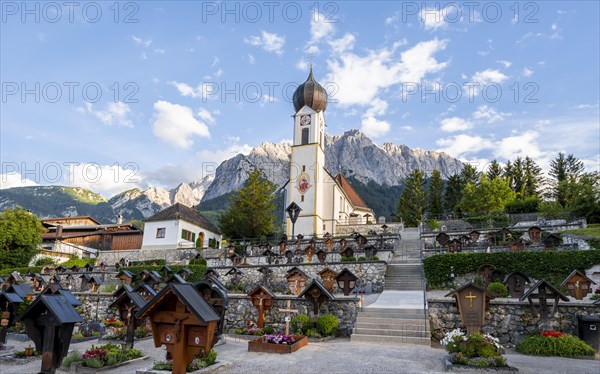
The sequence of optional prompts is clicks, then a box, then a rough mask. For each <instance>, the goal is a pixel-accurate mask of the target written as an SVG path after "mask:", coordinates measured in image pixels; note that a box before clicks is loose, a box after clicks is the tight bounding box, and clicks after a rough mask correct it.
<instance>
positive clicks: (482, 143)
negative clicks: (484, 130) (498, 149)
mask: <svg viewBox="0 0 600 374" xmlns="http://www.w3.org/2000/svg"><path fill="white" fill-rule="evenodd" d="M436 143H437V145H438V146H440V147H441V148H439V149H438V150H439V151H440V152H445V153H447V154H449V155H450V156H452V157H462V156H464V155H467V154H474V153H478V152H481V151H484V150H488V149H492V148H494V144H493V143H492V142H491V141H490V140H488V139H484V138H482V137H481V136H478V135H476V136H471V135H466V134H459V135H454V136H451V137H448V138H442V139H438V140H437V141H436Z"/></svg>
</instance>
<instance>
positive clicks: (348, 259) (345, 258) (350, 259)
mask: <svg viewBox="0 0 600 374" xmlns="http://www.w3.org/2000/svg"><path fill="white" fill-rule="evenodd" d="M341 261H342V262H355V261H356V257H354V256H342V259H341Z"/></svg>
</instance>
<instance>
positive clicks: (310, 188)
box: [286, 67, 376, 237]
mask: <svg viewBox="0 0 600 374" xmlns="http://www.w3.org/2000/svg"><path fill="white" fill-rule="evenodd" d="M293 102H294V109H295V114H294V116H293V118H294V136H293V145H292V155H291V160H290V162H291V165H290V180H289V182H288V184H287V186H286V187H287V190H286V204H287V205H289V204H291V203H292V202H294V203H296V204H297V205H298V206H299V207H300V208H301V209H302V210H301V211H300V214H299V216H298V218H297V220H296V223H295V225H294V227H293V231H294V235H298V234H302V235H303V236H310V235H313V234H315V235H317V236H322V235H323V234H325V233H330V234H332V235H335V234H336V232H337V226H338V225H349V224H353V225H356V224H366V223H368V222H375V218H376V217H375V214H374V212H373V210H372V209H371V208H369V207H368V206H367V204H365V202H364V201H363V199H362V198H361V197H360V196H359V195H358V193H357V192H356V191H355V190H354V188H353V187H352V186H351V185H350V183H349V182H348V180H346V178H345V177H344V176H343V175H342V173H338V174H337V175H335V176H333V175H331V174H330V173H329V172H328V171H327V170H326V169H325V144H324V141H325V127H326V121H325V109H326V108H327V92H326V91H325V89H324V88H323V87H322V86H321V85H320V84H319V83H318V82H316V81H315V80H314V77H313V73H312V67H311V70H310V74H309V76H308V79H307V80H306V82H304V83H303V84H301V85H300V86H298V88H297V89H296V91H295V92H294V96H293ZM287 205H286V206H287ZM286 235H287V236H288V237H290V236H291V235H292V222H291V220H290V218H289V217H287V215H286Z"/></svg>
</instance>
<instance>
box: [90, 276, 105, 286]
mask: <svg viewBox="0 0 600 374" xmlns="http://www.w3.org/2000/svg"><path fill="white" fill-rule="evenodd" d="M90 283H96V284H97V285H100V284H102V278H100V277H90Z"/></svg>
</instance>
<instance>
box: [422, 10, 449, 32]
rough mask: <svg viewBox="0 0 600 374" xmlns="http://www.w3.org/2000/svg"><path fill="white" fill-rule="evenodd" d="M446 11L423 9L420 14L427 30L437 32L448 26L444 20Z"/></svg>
mask: <svg viewBox="0 0 600 374" xmlns="http://www.w3.org/2000/svg"><path fill="white" fill-rule="evenodd" d="M444 12H445V9H440V8H439V7H438V9H436V8H423V9H421V12H420V19H421V22H422V23H423V27H425V29H426V30H437V29H441V28H445V27H446V26H448V24H447V23H446V20H445V19H444Z"/></svg>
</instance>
